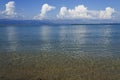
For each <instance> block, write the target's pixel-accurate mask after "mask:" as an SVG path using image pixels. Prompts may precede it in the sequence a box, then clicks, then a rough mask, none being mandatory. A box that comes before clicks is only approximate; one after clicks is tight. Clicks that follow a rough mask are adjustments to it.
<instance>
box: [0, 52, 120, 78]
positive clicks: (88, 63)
mask: <svg viewBox="0 0 120 80" xmlns="http://www.w3.org/2000/svg"><path fill="white" fill-rule="evenodd" d="M0 80H120V58H113V57H91V56H88V55H82V56H81V55H77V56H72V55H68V54H59V53H58V54H55V53H41V54H15V53H11V54H7V53H6V54H0Z"/></svg>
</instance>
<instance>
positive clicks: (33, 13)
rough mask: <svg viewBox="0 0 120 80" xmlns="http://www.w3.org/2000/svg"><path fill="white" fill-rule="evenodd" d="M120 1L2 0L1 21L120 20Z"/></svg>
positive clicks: (0, 2)
mask: <svg viewBox="0 0 120 80" xmlns="http://www.w3.org/2000/svg"><path fill="white" fill-rule="evenodd" d="M119 3H120V0H0V19H25V20H26V19H35V20H44V19H51V20H52V19H62V20H64V19H68V20H69V19H70V20H71V19H72V20H74V19H92V20H96V19H98V20H102V19H104V20H108V19H109V20H119V21H120V19H119V18H120V6H119V5H120V4H119Z"/></svg>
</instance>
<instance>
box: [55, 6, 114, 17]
mask: <svg viewBox="0 0 120 80" xmlns="http://www.w3.org/2000/svg"><path fill="white" fill-rule="evenodd" d="M114 12H115V10H114V9H113V8H111V7H107V8H106V9H105V10H100V11H97V10H88V8H87V7H85V6H84V5H78V6H76V7H75V8H74V9H67V7H61V9H60V11H59V14H58V15H57V18H60V19H111V18H112V15H113V13H114Z"/></svg>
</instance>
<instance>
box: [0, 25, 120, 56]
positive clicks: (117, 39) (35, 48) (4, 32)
mask: <svg viewBox="0 0 120 80" xmlns="http://www.w3.org/2000/svg"><path fill="white" fill-rule="evenodd" d="M0 53H1V54H2V53H4V54H5V53H18V54H20V53H24V54H31V53H32V54H35V53H37V54H40V53H57V54H60V53H64V54H67V55H72V56H79V55H89V56H103V57H106V56H111V57H120V25H58V26H19V25H18V26H1V27H0Z"/></svg>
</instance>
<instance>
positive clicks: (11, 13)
mask: <svg viewBox="0 0 120 80" xmlns="http://www.w3.org/2000/svg"><path fill="white" fill-rule="evenodd" d="M5 7H6V9H5V11H2V14H3V15H5V16H6V17H8V18H13V17H16V15H17V13H16V12H15V2H14V1H9V2H8V3H6V4H5Z"/></svg>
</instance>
